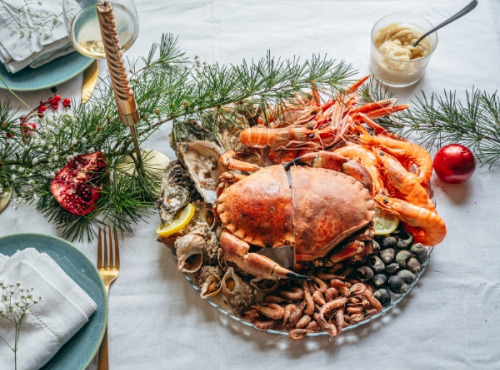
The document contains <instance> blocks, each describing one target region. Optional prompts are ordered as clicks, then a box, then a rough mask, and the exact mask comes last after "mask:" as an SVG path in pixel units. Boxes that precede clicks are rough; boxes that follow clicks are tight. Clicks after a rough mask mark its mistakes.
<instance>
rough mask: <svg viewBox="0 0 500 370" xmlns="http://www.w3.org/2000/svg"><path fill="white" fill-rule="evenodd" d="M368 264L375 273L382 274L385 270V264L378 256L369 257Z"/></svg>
mask: <svg viewBox="0 0 500 370" xmlns="http://www.w3.org/2000/svg"><path fill="white" fill-rule="evenodd" d="M368 264H369V265H370V267H371V268H372V269H373V271H375V272H382V271H384V270H385V263H384V262H383V261H382V260H381V259H380V257H379V256H370V258H368Z"/></svg>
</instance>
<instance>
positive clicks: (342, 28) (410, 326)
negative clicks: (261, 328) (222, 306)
mask: <svg viewBox="0 0 500 370" xmlns="http://www.w3.org/2000/svg"><path fill="white" fill-rule="evenodd" d="M468 2H469V1H468V0H460V1H453V0H443V1H439V2H437V1H431V0H421V1H400V0H386V1H372V0H356V1H354V0H351V1H347V0H345V1H341V0H337V1H334V0H323V1H321V0H316V1H299V0H275V1H258V0H238V1H235V0H233V1H231V0H226V1H221V0H205V1H203V0H182V1H181V0H173V1H168V2H165V1H162V0H140V1H136V5H137V10H138V13H139V20H140V27H141V30H140V35H139V38H138V40H137V42H136V44H135V45H134V46H133V47H132V48H131V49H130V50H129V51H128V52H127V53H126V55H127V56H129V57H139V56H143V55H146V54H147V52H148V50H149V48H150V46H151V44H152V43H154V42H159V41H160V37H161V34H162V33H172V34H174V35H178V37H179V46H180V48H181V49H182V50H184V51H186V53H187V55H188V56H190V57H194V56H199V57H200V59H201V60H202V61H206V62H207V63H214V62H219V63H233V64H239V63H240V62H241V61H242V59H243V58H244V59H246V60H252V59H253V60H258V59H260V58H262V57H264V56H265V55H266V52H267V51H268V50H269V51H270V53H271V55H273V56H276V57H281V58H291V57H293V56H299V57H300V58H309V57H310V56H311V55H312V54H313V53H314V54H321V55H324V54H327V56H328V57H329V58H332V59H337V60H341V59H342V60H345V61H346V62H348V63H351V64H352V65H353V66H354V67H355V68H356V69H357V70H358V71H359V76H362V75H365V74H368V73H369V67H368V62H369V50H370V31H371V28H372V26H373V24H374V23H375V22H376V21H377V20H378V19H379V18H381V17H383V16H385V15H387V14H390V13H395V12H405V11H410V12H415V13H419V14H421V15H423V16H424V17H426V18H428V19H429V20H430V21H431V22H432V23H434V24H437V23H439V22H440V21H442V20H444V19H445V18H447V17H448V16H450V15H452V14H454V13H455V12H456V11H458V10H459V9H461V8H462V7H464V6H465V5H466V4H467V3H468ZM499 14H500V2H499V1H497V0H481V1H480V3H479V6H478V7H477V8H476V9H475V10H474V11H473V12H472V13H470V14H468V15H467V16H465V17H464V18H462V19H461V20H459V21H457V22H455V23H452V24H450V25H449V26H447V27H446V28H443V29H442V30H440V31H439V45H438V47H437V50H436V51H435V53H434V55H433V56H432V59H431V61H430V64H429V67H428V69H427V72H426V74H425V76H424V78H423V80H422V81H420V83H419V84H417V85H415V86H413V87H410V88H406V89H399V90H394V92H395V94H396V95H395V96H396V97H397V98H398V99H399V102H401V103H407V102H410V101H411V100H412V99H413V98H414V97H415V95H416V94H419V93H420V91H422V90H423V91H425V92H426V93H428V94H430V93H432V92H437V93H443V91H444V90H453V91H456V92H457V96H458V97H459V98H460V99H463V100H464V99H465V91H466V90H469V91H470V90H471V89H472V88H476V89H482V90H483V89H484V90H486V91H489V92H491V93H493V92H494V91H495V90H496V89H498V87H499V86H500V75H499V70H500V68H499V67H500V23H499V21H498V15H499ZM100 66H101V67H102V68H101V73H102V74H105V71H103V70H104V69H105V63H103V62H102V61H101V62H100ZM81 82H82V79H81V76H79V77H77V78H75V79H74V80H72V81H70V82H68V83H66V84H63V85H61V86H59V93H60V94H61V95H64V96H73V97H79V96H80V95H79V94H80V87H81ZM50 94H51V93H50V91H45V92H34V93H25V94H22V95H21V96H22V97H23V99H25V100H26V101H27V102H28V103H32V105H33V106H35V105H36V103H37V102H38V101H39V100H40V99H41V98H42V97H47V96H50ZM5 96H6V93H5V92H1V93H0V98H2V99H3V98H4V97H5ZM168 129H169V125H168V124H167V125H165V127H163V128H162V129H161V131H160V132H159V133H158V134H157V135H155V136H154V137H152V138H151V139H149V141H148V142H147V147H148V148H152V149H157V150H160V151H162V152H163V153H165V154H167V155H168V156H170V157H173V152H172V151H171V150H170V149H169V148H168ZM498 183H500V163H497V164H494V165H493V166H492V167H491V168H490V167H487V166H482V167H480V166H478V168H477V170H476V172H475V174H474V175H473V177H472V178H471V179H470V180H469V181H468V182H467V183H465V184H462V185H449V184H445V183H442V182H441V181H439V180H438V179H437V178H436V177H435V176H434V177H433V179H432V186H433V188H434V191H435V199H436V201H437V209H438V212H439V214H440V215H441V216H442V218H443V219H444V220H445V221H446V223H447V225H448V235H447V237H446V239H445V241H444V242H443V243H442V244H441V245H439V246H438V247H436V248H435V250H434V252H433V254H432V257H431V262H430V264H429V266H428V269H427V270H426V272H425V274H424V276H423V278H422V279H421V281H420V282H419V283H418V285H417V286H416V287H415V288H414V290H413V291H412V292H411V294H410V295H409V296H408V297H407V298H406V299H404V300H403V301H402V302H401V303H400V304H399V305H398V307H396V308H395V309H393V310H392V311H391V312H390V314H388V315H386V316H384V317H383V318H380V319H378V320H375V321H374V322H372V323H370V324H368V325H365V326H362V327H360V328H358V329H356V330H352V331H348V332H345V333H343V334H342V335H341V336H340V337H339V338H338V339H337V340H336V341H334V342H329V341H328V339H327V337H319V338H306V339H304V340H302V341H300V342H291V341H290V340H289V339H288V338H286V337H278V336H273V335H270V334H267V333H262V332H258V331H256V330H252V329H249V328H245V327H243V326H242V325H240V324H238V323H236V322H233V321H232V320H230V319H228V318H226V317H224V316H223V315H221V314H220V313H219V312H218V311H217V310H215V309H213V308H212V307H210V306H209V305H208V304H207V303H206V302H203V301H202V300H201V299H200V298H199V296H198V294H197V293H196V292H195V291H194V290H193V289H192V288H191V286H190V285H189V284H188V283H187V281H186V280H185V279H184V278H183V277H182V276H181V275H180V274H179V273H178V272H177V271H176V264H175V261H174V260H173V258H172V255H171V253H170V251H169V250H168V249H167V248H166V247H165V246H163V245H161V244H159V243H158V242H156V235H155V232H154V230H155V227H156V224H157V222H158V217H156V216H154V215H153V216H151V217H150V218H149V219H148V220H147V222H141V223H139V224H138V225H137V226H136V227H135V228H134V234H133V235H126V236H125V238H124V240H123V241H122V242H121V252H120V253H121V268H122V270H121V273H120V277H119V278H118V280H117V281H116V282H115V283H114V285H113V287H112V289H111V293H110V294H111V296H110V300H109V341H110V349H109V350H110V364H111V368H112V369H304V368H307V369H327V368H335V369H347V368H355V369H402V368H408V369H423V368H426V369H448V368H453V369H498V368H500V350H499V348H500V347H499V343H500V342H499V331H500V284H499V282H500V278H499V272H500V253H499V247H500V242H499V241H498V235H497V231H498V229H499V228H498V226H499V225H500V221H499V220H498V214H499V211H498V209H499V206H500V190H499V189H500V188H499V186H498ZM13 230H18V231H19V232H27V231H29V232H40V233H47V234H51V235H58V230H57V229H56V228H55V226H53V225H51V224H49V223H48V222H47V221H46V220H45V219H44V218H43V216H42V215H41V214H39V213H37V212H36V211H35V210H34V208H32V207H30V206H26V205H21V206H19V208H18V209H17V210H15V209H13V208H12V207H10V208H9V209H8V210H6V211H5V212H4V213H3V214H1V215H0V235H6V234H9V233H12V232H13ZM76 245H77V247H78V248H80V249H81V250H82V251H83V252H84V253H86V254H87V255H88V257H89V258H91V259H92V260H95V245H90V244H86V243H76ZM91 368H92V369H93V368H94V367H93V366H91Z"/></svg>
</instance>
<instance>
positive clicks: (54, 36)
mask: <svg viewBox="0 0 500 370" xmlns="http://www.w3.org/2000/svg"><path fill="white" fill-rule="evenodd" d="M0 25H1V27H0V61H1V62H2V63H3V64H4V66H5V68H6V69H7V70H8V71H9V72H10V73H15V72H18V71H20V70H21V69H23V68H25V67H27V66H31V67H33V68H36V67H38V66H40V65H42V64H45V63H48V62H50V61H52V60H54V59H56V58H58V57H61V56H63V55H66V54H69V53H71V52H73V51H74V49H73V47H72V46H71V43H70V41H69V38H68V32H67V30H66V27H65V25H64V20H63V14H62V0H55V1H54V0H51V1H47V0H43V1H26V0H9V1H2V2H0Z"/></svg>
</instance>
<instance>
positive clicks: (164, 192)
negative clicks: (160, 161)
mask: <svg viewBox="0 0 500 370" xmlns="http://www.w3.org/2000/svg"><path fill="white" fill-rule="evenodd" d="M195 194H196V191H195V186H194V182H193V181H192V180H191V178H190V177H189V174H188V173H187V172H186V170H185V168H184V167H183V166H182V165H181V164H180V162H179V161H171V162H170V163H169V164H168V166H167V168H166V169H165V172H164V173H163V179H162V184H161V189H160V197H159V198H158V200H157V202H156V206H157V207H158V212H159V214H160V219H161V222H162V223H165V224H169V223H171V222H172V219H173V218H174V216H175V215H176V214H177V212H179V211H180V210H182V209H183V208H184V207H185V206H186V204H187V203H189V202H191V201H192V200H193V197H194V195H195Z"/></svg>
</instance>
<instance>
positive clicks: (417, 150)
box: [357, 127, 432, 186]
mask: <svg viewBox="0 0 500 370" xmlns="http://www.w3.org/2000/svg"><path fill="white" fill-rule="evenodd" d="M357 129H358V131H360V132H361V135H360V136H359V141H361V142H362V143H363V144H367V145H373V146H379V147H381V148H383V149H384V151H386V152H389V153H390V154H392V155H394V156H395V157H396V158H398V159H399V160H400V161H401V163H402V164H403V165H404V166H405V168H406V169H408V168H409V167H410V166H411V165H412V164H415V165H416V166H417V169H418V174H417V176H418V177H419V179H420V183H421V184H422V185H424V186H426V185H427V184H428V183H429V181H430V179H431V176H432V157H431V155H430V154H429V152H427V150H425V149H424V148H422V147H421V146H420V145H417V144H414V143H410V142H408V141H403V140H398V139H393V138H390V137H388V136H383V135H377V136H371V135H370V134H368V132H367V131H366V130H365V129H363V128H361V127H358V128H357Z"/></svg>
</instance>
